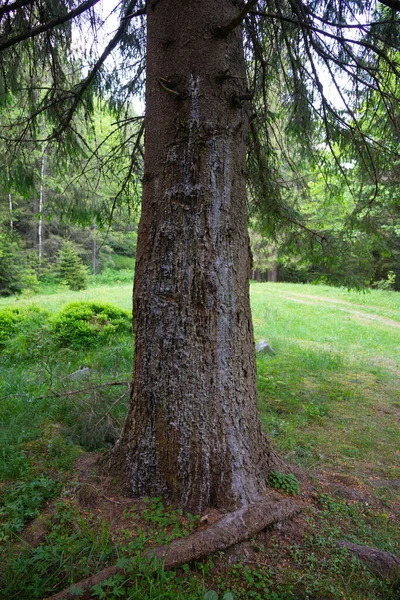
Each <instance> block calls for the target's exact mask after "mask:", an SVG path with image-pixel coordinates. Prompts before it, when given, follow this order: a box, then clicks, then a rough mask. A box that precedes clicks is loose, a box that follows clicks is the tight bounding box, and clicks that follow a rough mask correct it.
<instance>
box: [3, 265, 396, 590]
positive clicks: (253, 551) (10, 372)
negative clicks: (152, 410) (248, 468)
mask: <svg viewBox="0 0 400 600" xmlns="http://www.w3.org/2000/svg"><path fill="white" fill-rule="evenodd" d="M109 276H110V281H111V280H112V281H111V283H113V284H116V283H118V282H117V281H116V280H115V277H114V275H113V276H112V277H111V275H109ZM119 276H120V277H121V278H122V279H123V278H124V273H123V272H122V271H120V272H119ZM104 277H105V278H107V277H108V275H107V273H105V274H104ZM122 279H121V280H122ZM121 290H125V291H124V293H122V291H121ZM328 293H329V290H327V288H321V290H320V291H319V288H318V286H315V287H313V288H311V286H281V287H279V286H276V287H273V286H272V287H271V286H270V287H268V286H267V285H265V284H263V285H256V286H254V288H253V311H254V323H255V332H256V337H257V339H268V342H269V343H270V344H271V345H272V347H273V348H274V351H275V354H274V355H259V356H258V359H257V362H258V387H259V394H260V408H261V418H262V421H263V423H264V426H265V427H266V429H267V431H268V433H269V435H270V437H272V438H273V441H274V444H275V446H276V447H277V448H278V450H279V451H280V452H281V453H282V454H284V455H285V456H286V457H287V458H288V459H289V461H293V462H297V463H298V464H300V465H301V466H302V467H303V468H307V469H310V470H318V469H320V470H322V471H324V470H325V471H326V470H327V469H330V470H333V469H334V470H336V472H339V473H340V474H342V475H345V474H351V475H352V476H356V478H357V481H359V482H360V485H364V486H365V485H368V484H369V482H370V481H371V482H375V481H376V480H379V479H383V480H386V479H387V480H390V479H396V477H397V478H399V477H400V471H399V468H400V467H399V465H398V463H396V456H398V454H396V452H398V443H397V442H396V440H397V439H398V438H396V435H397V434H398V432H397V433H396V418H398V410H399V408H400V404H399V400H400V399H399V396H398V389H397V386H396V383H395V375H394V374H395V372H396V369H398V363H399V360H398V359H399V349H398V337H397V338H396V335H395V333H396V331H394V328H393V327H392V328H390V327H389V326H388V325H385V324H384V323H383V322H380V321H379V320H375V321H374V320H371V319H369V320H368V321H367V320H365V322H364V321H358V320H357V319H359V318H360V317H359V314H358V312H360V311H361V312H364V313H366V312H368V311H370V312H371V315H373V316H374V317H382V318H384V317H385V314H387V315H388V316H389V318H390V319H395V318H398V317H399V320H400V306H399V307H398V308H396V305H395V301H394V300H393V296H394V295H393V294H392V295H391V296H390V298H387V297H386V296H385V293H384V292H381V291H379V292H373V293H371V295H369V298H370V300H368V298H367V297H364V296H362V297H360V296H355V295H354V297H353V295H352V294H350V293H349V294H347V295H346V294H345V293H344V292H340V291H333V292H332V299H333V300H334V301H335V302H332V303H331V304H328V306H325V304H326V302H327V300H326V299H325V300H319V299H318V298H319V297H326V295H327V294H328ZM79 294H81V295H79ZM82 294H83V293H81V292H80V293H78V292H76V293H75V294H73V293H72V292H68V293H64V292H63V294H59V295H58V296H49V297H48V299H46V298H45V299H44V300H43V302H42V303H41V304H40V307H39V306H35V305H32V302H31V301H30V302H28V301H27V300H24V299H22V300H20V301H18V303H17V305H16V306H14V305H11V304H10V303H9V302H8V303H4V302H3V306H4V307H3V308H0V353H1V360H0V405H1V410H0V544H1V546H0V598H4V600H35V599H40V598H43V597H46V596H49V595H51V594H53V593H55V592H56V591H57V590H61V589H64V588H66V587H68V586H69V585H72V584H74V582H78V581H79V580H81V579H83V578H85V577H87V576H88V575H90V574H94V573H96V572H98V571H100V570H101V569H103V568H104V567H105V566H107V565H110V564H118V565H120V566H122V567H123V568H124V574H122V575H116V576H114V577H113V578H110V579H109V580H107V581H105V582H103V583H101V584H99V585H98V586H97V587H96V588H95V589H94V590H93V593H94V597H97V598H100V599H107V600H114V599H117V598H122V599H128V598H131V599H137V600H139V599H140V600H156V599H159V598H163V599H165V600H172V599H174V600H175V599H182V600H183V599H185V600H186V599H191V600H197V599H199V600H291V599H295V598H296V599H304V600H307V599H309V600H311V599H318V598H319V599H322V598H324V599H326V600H334V599H343V598H344V599H345V600H389V599H393V600H394V599H395V598H396V597H397V598H398V595H397V596H396V593H397V592H396V591H395V590H394V589H391V588H390V586H388V585H387V584H385V583H383V582H382V581H380V580H378V579H377V578H376V577H374V576H373V575H371V574H370V573H369V572H368V571H367V569H366V568H365V567H363V566H362V565H361V564H360V563H359V562H358V561H357V560H356V559H355V558H352V557H351V556H350V555H349V554H348V553H347V551H346V550H344V549H341V548H338V547H337V545H336V541H337V540H338V539H346V540H348V541H353V542H355V543H360V544H365V545H370V546H373V547H377V548H381V549H382V550H386V551H389V552H393V553H397V554H399V553H400V542H399V538H398V526H399V523H398V518H397V517H396V515H395V512H394V511H395V507H396V506H398V493H397V492H396V491H395V490H394V489H385V488H382V487H379V488H378V487H377V488H375V487H374V488H370V492H371V494H372V499H373V502H372V503H369V502H368V501H352V500H346V499H343V498H339V497H336V496H335V495H334V494H332V493H331V492H330V491H329V490H327V489H325V488H323V487H321V489H319V488H318V484H316V486H317V487H316V489H317V490H318V489H319V491H317V493H315V494H314V495H313V496H312V497H311V498H309V500H308V501H307V503H306V505H305V506H304V511H303V515H304V521H305V529H304V535H302V537H301V539H300V540H299V539H296V538H292V537H291V536H290V535H289V534H288V535H287V536H285V535H284V536H282V535H281V533H280V531H279V530H278V529H275V530H271V531H270V532H269V533H268V534H266V535H265V536H264V538H263V539H261V540H260V539H254V540H253V541H251V542H250V543H249V546H247V547H244V548H243V552H242V554H240V551H239V556H234V557H233V558H232V556H231V555H229V553H227V554H225V553H217V554H216V555H214V556H213V557H210V558H209V559H208V560H205V561H200V562H198V563H195V564H190V565H185V566H184V567H182V568H180V569H176V570H175V571H165V570H164V569H163V567H162V565H161V564H160V563H157V562H156V561H151V560H145V559H144V558H143V550H147V549H148V548H150V547H151V546H152V545H154V544H168V543H170V542H172V541H173V540H175V539H178V538H179V537H182V536H185V535H188V534H190V533H191V532H192V531H195V530H196V528H197V527H200V526H201V523H200V519H199V516H198V515H187V514H183V513H182V511H180V510H179V509H178V510H177V508H176V507H173V506H168V505H167V504H165V503H164V502H163V500H162V499H161V498H148V499H145V500H144V501H143V505H142V506H141V507H138V506H135V505H131V504H130V505H129V507H127V508H126V509H125V510H124V513H123V517H122V521H123V526H121V528H120V529H119V530H118V532H116V531H115V530H114V529H113V528H112V527H111V525H110V524H109V521H108V520H107V518H106V515H104V514H103V512H102V510H101V509H100V508H99V507H98V506H94V507H91V506H90V505H88V506H82V504H80V502H79V500H78V497H79V494H80V493H82V489H81V488H79V482H77V481H75V477H76V474H75V472H74V464H75V462H76V459H77V458H78V457H80V456H81V455H82V453H83V452H85V451H100V452H102V451H104V450H105V449H107V448H109V447H110V446H111V445H112V444H113V443H114V442H115V440H116V439H117V437H118V434H119V431H120V428H121V425H122V423H123V419H124V416H125V414H126V409H127V402H128V396H129V389H130V388H129V382H130V379H131V370H132V352H133V343H132V334H131V324H130V316H129V314H128V313H127V311H126V310H125V309H126V307H127V306H129V304H130V289H128V287H127V286H126V288H123V287H122V286H120V288H115V287H114V288H104V290H102V294H101V295H102V297H104V298H106V301H105V302H104V303H97V302H96V301H95V298H96V297H97V296H99V290H98V289H97V290H93V291H91V290H87V291H86V292H85V296H83V295H82ZM302 294H303V296H306V297H305V298H303V296H302ZM318 294H320V296H319V295H318ZM375 294H376V295H375ZM310 296H311V298H310ZM293 297H295V298H296V302H297V300H299V299H302V298H303V299H304V300H305V301H306V302H308V304H300V303H296V304H295V305H294V300H293ZM82 298H84V301H83V302H80V303H76V299H82ZM374 298H376V302H375V301H374ZM111 299H115V301H116V302H118V303H119V305H120V307H117V306H114V305H113V304H112V303H111V302H109V300H111ZM72 300H75V302H74V303H73V304H71V301H72ZM340 302H347V303H350V304H351V306H350V309H351V310H357V311H358V312H357V315H353V313H346V312H344V310H345V309H346V310H347V309H348V308H349V307H348V306H347V304H343V305H342V304H340ZM374 302H375V303H374ZM68 303H69V304H70V305H69V306H67V304H68ZM313 303H314V304H315V303H316V304H317V306H314V304H313ZM42 305H43V306H42ZM321 305H322V306H321ZM293 306H295V307H296V310H293ZM339 310H341V311H342V312H338V311H339ZM385 311H387V313H385ZM339 316H340V317H341V318H340V319H339ZM342 317H343V318H342ZM397 333H398V331H397ZM269 483H270V485H271V486H273V487H274V488H275V489H276V490H278V491H279V493H281V494H282V496H283V497H285V496H287V495H295V496H296V498H295V501H296V499H298V501H300V502H301V501H302V502H303V504H304V502H305V500H304V494H305V491H304V489H303V485H302V486H300V485H299V482H298V481H297V479H296V478H295V477H293V476H291V475H288V474H285V473H280V472H275V473H272V474H271V475H270V478H269ZM355 485H356V484H355ZM357 485H358V484H357ZM89 489H90V488H89ZM107 502H110V503H111V504H112V503H113V498H112V497H110V498H109V500H107ZM27 540H30V541H27ZM75 591H76V595H77V598H79V594H80V590H79V586H78V587H77V588H76V590H75Z"/></svg>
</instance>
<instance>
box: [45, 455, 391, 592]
mask: <svg viewBox="0 0 400 600" xmlns="http://www.w3.org/2000/svg"><path fill="white" fill-rule="evenodd" d="M97 462H98V455H97V454H83V455H82V456H81V457H80V458H79V459H78V461H77V463H76V469H75V473H74V476H73V477H72V480H74V481H75V482H76V483H74V485H73V486H71V488H70V489H69V490H68V491H67V492H68V493H69V494H70V495H73V496H74V498H75V501H76V503H77V505H78V507H79V510H80V511H81V514H82V516H84V515H86V516H88V515H90V518H91V519H95V518H96V517H97V519H98V520H99V522H100V521H106V522H107V525H108V527H109V530H110V531H111V533H112V539H113V541H114V543H115V544H116V545H119V544H120V543H121V542H122V540H124V539H125V540H126V539H127V538H129V539H130V540H132V539H134V538H135V536H136V535H138V530H139V529H140V528H142V529H146V527H147V525H148V523H146V519H144V518H142V515H144V514H145V513H144V511H145V510H146V509H148V504H147V502H146V499H144V498H130V497H129V496H127V495H126V492H125V491H124V490H123V489H122V488H118V485H117V484H116V482H115V481H114V480H112V479H111V478H110V477H107V476H106V475H104V474H102V473H101V471H100V470H99V469H98V468H97ZM380 483H381V484H382V486H386V487H387V486H389V485H391V483H390V482H389V481H387V480H385V481H383V480H382V481H381V482H380ZM380 483H379V481H378V480H377V479H375V480H371V481H366V480H365V478H362V477H359V476H357V475H348V474H343V473H337V472H331V471H329V470H321V471H319V472H317V473H315V474H314V476H313V477H312V478H311V477H304V476H303V477H302V481H301V492H300V494H299V495H297V496H296V497H295V499H294V500H293V499H292V497H290V496H288V495H287V494H284V493H282V492H280V491H278V490H272V489H271V490H270V491H269V492H268V494H267V495H266V497H265V499H264V500H263V501H262V502H261V503H258V506H255V505H254V507H250V509H251V510H250V511H249V510H247V509H246V510H242V511H238V513H237V514H236V513H228V514H226V513H223V512H220V511H217V510H215V509H211V510H207V512H206V513H204V514H202V515H201V516H200V518H199V519H198V521H197V524H196V528H195V531H194V532H192V534H191V535H190V536H189V537H188V538H186V539H185V538H181V539H179V540H173V541H172V542H171V543H169V544H168V545H166V546H156V545H155V544H154V542H152V540H151V539H149V540H148V543H146V546H145V548H144V551H143V554H144V555H145V556H146V555H148V556H150V555H155V556H157V557H159V558H161V559H162V560H163V561H164V562H165V568H175V567H177V566H179V565H182V564H184V563H185V562H191V561H193V560H199V559H201V558H202V557H206V556H207V555H209V554H211V553H212V552H213V551H219V553H217V554H216V556H215V561H214V562H215V565H216V566H215V569H216V571H215V573H216V575H215V577H216V576H219V575H220V574H221V573H223V572H224V569H225V568H226V567H227V566H228V565H229V564H232V563H236V562H241V563H243V564H245V565H246V564H247V565H249V566H250V567H252V566H254V567H259V568H267V569H268V568H271V569H274V570H276V569H278V571H277V572H279V573H281V576H282V581H283V580H284V576H285V569H286V568H290V563H291V560H292V552H293V548H296V547H297V548H298V547H301V546H302V545H303V544H304V543H305V540H307V539H310V538H311V537H312V536H313V535H315V534H316V533H317V532H318V529H319V527H320V525H319V522H318V519H319V517H318V514H319V513H320V511H322V510H323V508H324V507H323V506H322V505H321V497H324V496H325V497H326V496H327V495H329V497H332V498H333V499H335V498H337V499H339V501H340V502H344V503H345V504H346V505H359V506H363V507H365V508H366V509H368V510H372V511H375V512H376V514H380V512H382V510H385V511H386V512H388V516H387V518H388V519H391V520H393V521H395V522H397V523H398V524H399V525H400V510H399V509H400V506H399V504H400V502H399V500H400V498H399V499H398V501H394V502H393V503H392V508H391V509H390V511H388V509H387V506H386V505H385V504H384V503H383V501H382V500H381V499H380V498H379V497H378V495H377V494H376V493H375V492H376V489H377V488H378V487H379V485H380ZM395 483H396V482H393V484H395ZM397 483H398V482H397ZM394 487H395V486H394ZM396 489H397V488H396ZM277 507H278V508H277ZM173 508H174V507H169V508H168V510H173ZM268 510H269V511H270V512H272V513H273V512H274V511H275V512H276V515H274V516H273V518H271V519H268V518H267V519H265V523H264V524H263V522H262V518H264V517H265V512H266V511H268ZM257 511H259V515H258V517H257V516H256V518H255V520H254V514H253V515H249V512H257ZM239 512H240V515H239ZM263 514H264V516H263ZM260 515H261V517H260ZM310 517H311V518H310ZM179 518H180V519H181V520H182V522H184V521H185V519H186V518H187V517H185V516H184V515H181V516H180V517H179ZM257 519H258V520H257ZM251 522H257V526H256V528H254V529H253V530H251V531H250V535H248V533H249V532H248V531H247V533H246V532H245V530H246V529H247V528H248V527H249V526H250V527H251V525H249V523H251ZM238 532H239V533H238ZM213 536H216V537H214V538H213ZM215 540H217V543H215ZM221 540H222V541H223V543H222V544H221V543H220V542H221ZM198 550H199V551H198ZM221 550H222V551H223V552H222V553H221ZM121 571H122V568H120V567H117V566H115V565H110V566H109V567H107V568H106V569H104V570H103V571H101V572H100V573H97V574H94V575H92V576H90V577H89V578H87V579H86V580H84V581H80V582H78V585H79V586H81V587H82V588H83V589H84V590H85V593H84V595H83V596H82V597H83V598H85V599H88V598H91V593H90V588H91V587H92V586H93V585H94V584H98V583H99V582H101V581H104V579H105V578H108V577H110V576H111V575H113V574H116V573H118V572H121ZM70 597H71V598H72V597H73V595H70V594H69V592H68V591H66V590H63V592H59V593H58V594H55V595H54V596H52V597H51V599H49V600H58V599H59V598H64V599H67V598H70ZM300 597H302V596H301V595H300V596H299V598H300Z"/></svg>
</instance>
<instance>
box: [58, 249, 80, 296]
mask: <svg viewBox="0 0 400 600" xmlns="http://www.w3.org/2000/svg"><path fill="white" fill-rule="evenodd" d="M57 258H58V269H59V273H60V277H61V279H62V280H63V282H64V283H65V284H66V285H67V286H68V287H69V288H71V290H83V289H85V287H86V281H87V270H86V267H85V265H84V264H83V262H82V259H81V258H80V256H79V255H78V253H77V251H76V250H75V248H74V245H73V243H72V242H70V241H68V240H67V241H65V242H64V243H63V245H62V248H61V249H60V250H59V252H58V257H57Z"/></svg>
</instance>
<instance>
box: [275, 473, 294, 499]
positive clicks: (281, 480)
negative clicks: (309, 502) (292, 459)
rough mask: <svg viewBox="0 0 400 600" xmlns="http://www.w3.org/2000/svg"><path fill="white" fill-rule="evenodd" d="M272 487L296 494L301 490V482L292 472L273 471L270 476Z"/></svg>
mask: <svg viewBox="0 0 400 600" xmlns="http://www.w3.org/2000/svg"><path fill="white" fill-rule="evenodd" d="M268 483H269V485H270V486H271V487H273V488H276V489H278V490H282V491H283V492H285V493H286V494H292V495H293V496H296V495H297V494H298V493H299V492H300V483H299V481H298V480H297V479H296V477H295V476H294V475H292V473H281V472H280V471H272V473H270V475H269V477H268Z"/></svg>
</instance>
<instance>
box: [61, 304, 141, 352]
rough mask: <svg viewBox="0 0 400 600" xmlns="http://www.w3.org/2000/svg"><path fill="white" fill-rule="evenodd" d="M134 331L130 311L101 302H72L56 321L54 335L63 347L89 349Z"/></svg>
mask: <svg viewBox="0 0 400 600" xmlns="http://www.w3.org/2000/svg"><path fill="white" fill-rule="evenodd" d="M131 332H132V326H131V317H130V315H129V313H128V311H125V310H122V309H121V308H118V307H117V306H113V305H112V304H106V303H101V302H72V303H71V304H68V306H66V307H65V308H64V309H63V310H62V311H61V312H59V313H58V314H57V315H56V317H55V318H54V319H53V322H52V325H51V333H52V334H53V335H54V338H55V341H56V343H57V344H58V345H60V346H69V347H70V348H74V349H79V348H89V347H94V346H96V345H97V344H105V343H108V342H110V341H111V340H112V339H113V338H114V337H115V336H116V335H118V334H129V333H131Z"/></svg>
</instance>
